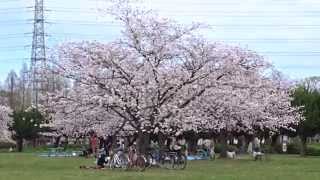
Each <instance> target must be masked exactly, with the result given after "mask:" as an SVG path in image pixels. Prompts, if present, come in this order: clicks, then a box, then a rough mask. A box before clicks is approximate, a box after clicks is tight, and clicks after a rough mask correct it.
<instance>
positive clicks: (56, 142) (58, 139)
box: [54, 136, 61, 148]
mask: <svg viewBox="0 0 320 180" xmlns="http://www.w3.org/2000/svg"><path fill="white" fill-rule="evenodd" d="M60 139H61V136H58V137H56V138H55V142H54V147H55V148H57V147H59V144H60Z"/></svg>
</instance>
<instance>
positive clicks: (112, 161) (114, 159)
mask: <svg viewBox="0 0 320 180" xmlns="http://www.w3.org/2000/svg"><path fill="white" fill-rule="evenodd" d="M109 168H110V169H114V168H116V158H115V156H114V155H113V156H112V157H111V158H110V162H109Z"/></svg>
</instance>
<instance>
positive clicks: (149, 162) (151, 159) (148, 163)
mask: <svg viewBox="0 0 320 180" xmlns="http://www.w3.org/2000/svg"><path fill="white" fill-rule="evenodd" d="M154 161H155V159H154V157H153V156H152V154H151V153H148V154H147V157H146V167H147V168H151V167H152V165H153V162H154Z"/></svg>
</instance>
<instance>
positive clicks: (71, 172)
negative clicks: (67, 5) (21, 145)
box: [0, 153, 320, 180]
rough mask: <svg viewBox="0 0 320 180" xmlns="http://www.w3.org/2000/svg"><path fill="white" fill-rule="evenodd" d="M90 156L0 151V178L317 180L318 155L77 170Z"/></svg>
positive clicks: (91, 162)
mask: <svg viewBox="0 0 320 180" xmlns="http://www.w3.org/2000/svg"><path fill="white" fill-rule="evenodd" d="M93 162H94V160H93V159H83V158H42V157H37V156H36V155H34V154H31V153H23V154H18V153H12V154H7V153H3V154H0V180H84V179H86V180H91V179H92V180H109V179H120V180H124V179H130V180H131V179H133V180H135V179H136V180H143V179H146V180H157V179H159V180H160V179H161V180H173V179H181V180H202V179H210V180H214V179H216V180H253V179H258V180H259V179H261V180H303V179H306V180H309V179H310V180H318V179H319V180H320V158H318V157H308V158H301V157H298V156H286V155H272V156H270V158H269V160H265V161H256V162H255V161H252V160H251V159H250V158H249V157H247V158H244V159H241V160H221V159H218V160H215V161H193V162H190V161H189V162H188V163H189V164H188V167H187V169H186V170H183V171H174V170H164V169H147V170H146V171H145V172H143V173H140V172H130V171H122V170H80V169H79V166H80V165H92V164H93Z"/></svg>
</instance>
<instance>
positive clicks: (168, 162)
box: [147, 151, 187, 170]
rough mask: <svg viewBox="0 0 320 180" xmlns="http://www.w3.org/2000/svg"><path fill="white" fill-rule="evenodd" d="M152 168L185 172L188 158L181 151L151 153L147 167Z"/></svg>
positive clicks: (148, 156)
mask: <svg viewBox="0 0 320 180" xmlns="http://www.w3.org/2000/svg"><path fill="white" fill-rule="evenodd" d="M152 166H158V167H161V168H164V169H179V170H183V169H185V168H186V166H187V157H186V156H185V155H184V154H182V153H181V152H180V151H162V152H161V151H159V152H152V151H151V152H149V153H148V155H147V167H152Z"/></svg>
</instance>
